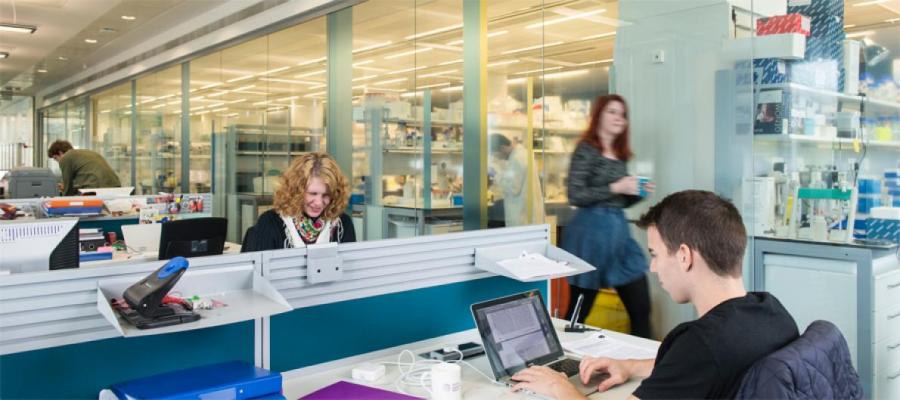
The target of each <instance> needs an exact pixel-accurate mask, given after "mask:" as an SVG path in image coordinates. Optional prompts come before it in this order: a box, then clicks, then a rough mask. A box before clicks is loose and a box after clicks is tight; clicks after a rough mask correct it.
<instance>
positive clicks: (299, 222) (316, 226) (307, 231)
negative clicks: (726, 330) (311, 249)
mask: <svg viewBox="0 0 900 400" xmlns="http://www.w3.org/2000/svg"><path fill="white" fill-rule="evenodd" d="M294 227H295V228H297V232H298V233H299V234H300V238H301V239H303V242H304V243H306V244H310V243H315V242H316V239H318V238H319V234H320V233H322V229H324V228H325V220H324V219H322V218H313V217H310V216H307V215H306V213H303V214H302V215H301V216H299V217H294Z"/></svg>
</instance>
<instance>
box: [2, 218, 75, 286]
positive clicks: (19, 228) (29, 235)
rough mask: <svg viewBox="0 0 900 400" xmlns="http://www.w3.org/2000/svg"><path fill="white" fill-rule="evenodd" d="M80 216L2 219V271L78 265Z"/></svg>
mask: <svg viewBox="0 0 900 400" xmlns="http://www.w3.org/2000/svg"><path fill="white" fill-rule="evenodd" d="M78 251H79V246H78V219H77V218H53V219H45V220H28V221H16V220H13V221H0V271H9V272H10V273H21V272H35V271H47V270H55V269H64V268H78Z"/></svg>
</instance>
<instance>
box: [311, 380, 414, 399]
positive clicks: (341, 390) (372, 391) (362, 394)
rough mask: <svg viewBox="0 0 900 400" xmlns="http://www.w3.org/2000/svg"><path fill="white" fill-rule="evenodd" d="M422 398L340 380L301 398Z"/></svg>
mask: <svg viewBox="0 0 900 400" xmlns="http://www.w3.org/2000/svg"><path fill="white" fill-rule="evenodd" d="M349 399H353V400H369V399H373V400H374V399H377V400H413V399H418V400H422V398H421V397H413V396H409V395H405V394H400V393H397V392H391V391H387V390H384V389H376V388H373V387H369V386H363V385H357V384H355V383H350V382H345V381H340V382H337V383H334V384H331V385H329V386H326V387H324V388H321V389H319V390H317V391H315V392H312V393H310V394H308V395H306V396H303V397H301V398H300V400H349Z"/></svg>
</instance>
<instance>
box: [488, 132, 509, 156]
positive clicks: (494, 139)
mask: <svg viewBox="0 0 900 400" xmlns="http://www.w3.org/2000/svg"><path fill="white" fill-rule="evenodd" d="M489 145H490V149H491V152H492V153H493V152H496V151H500V147H503V146H512V142H511V141H509V139H508V138H507V137H506V136H504V135H502V134H499V133H492V134H491V137H490V143H489Z"/></svg>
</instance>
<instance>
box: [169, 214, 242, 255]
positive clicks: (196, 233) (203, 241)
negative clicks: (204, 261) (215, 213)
mask: <svg viewBox="0 0 900 400" xmlns="http://www.w3.org/2000/svg"><path fill="white" fill-rule="evenodd" d="M227 229H228V219H226V218H217V217H207V218H191V219H182V220H178V221H172V222H165V223H163V224H162V232H161V233H160V235H159V259H160V260H168V259H170V258H172V257H175V256H182V257H198V256H214V255H217V254H222V251H224V249H225V234H226V230H227Z"/></svg>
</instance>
